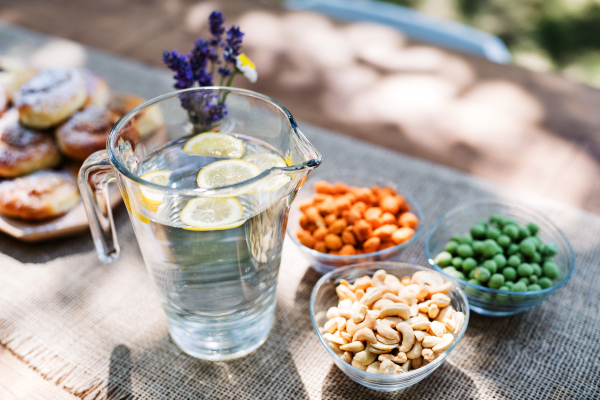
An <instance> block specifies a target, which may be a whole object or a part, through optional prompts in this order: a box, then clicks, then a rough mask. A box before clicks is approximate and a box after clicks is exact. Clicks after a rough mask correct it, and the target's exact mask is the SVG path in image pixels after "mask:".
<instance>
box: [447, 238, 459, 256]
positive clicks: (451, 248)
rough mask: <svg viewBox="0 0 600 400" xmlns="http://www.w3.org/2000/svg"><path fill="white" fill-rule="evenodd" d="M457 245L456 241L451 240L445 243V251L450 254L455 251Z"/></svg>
mask: <svg viewBox="0 0 600 400" xmlns="http://www.w3.org/2000/svg"><path fill="white" fill-rule="evenodd" d="M457 247H458V243H456V242H455V241H454V240H451V241H449V242H448V243H446V251H447V252H448V253H450V254H454V253H456V248H457Z"/></svg>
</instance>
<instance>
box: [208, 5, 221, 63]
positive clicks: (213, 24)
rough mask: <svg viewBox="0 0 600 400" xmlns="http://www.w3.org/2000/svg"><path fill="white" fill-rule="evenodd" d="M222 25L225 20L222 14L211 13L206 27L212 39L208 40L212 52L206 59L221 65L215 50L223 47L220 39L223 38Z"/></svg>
mask: <svg viewBox="0 0 600 400" xmlns="http://www.w3.org/2000/svg"><path fill="white" fill-rule="evenodd" d="M224 23H225V18H223V14H221V11H213V12H212V13H210V16H209V17H208V25H209V30H210V34H211V35H212V38H211V39H210V45H211V46H212V52H211V53H209V55H208V57H209V59H210V60H211V61H212V62H213V63H215V64H220V63H221V62H220V60H219V54H218V51H217V49H218V48H219V47H221V46H223V42H222V41H221V38H222V36H223V33H224V32H225V27H224V26H223V24H224ZM213 72H214V69H213Z"/></svg>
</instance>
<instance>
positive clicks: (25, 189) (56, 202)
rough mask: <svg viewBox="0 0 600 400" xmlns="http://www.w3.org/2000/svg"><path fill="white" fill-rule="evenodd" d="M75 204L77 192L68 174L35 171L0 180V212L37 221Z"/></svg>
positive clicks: (61, 211) (77, 200)
mask: <svg viewBox="0 0 600 400" xmlns="http://www.w3.org/2000/svg"><path fill="white" fill-rule="evenodd" d="M78 203H79V192H78V191H77V186H76V185H75V181H74V180H73V178H71V177H70V176H69V174H67V173H64V172H57V171H39V172H36V173H33V174H31V175H27V176H24V177H21V178H16V179H14V180H10V181H4V182H2V183H0V214H3V215H6V216H8V217H15V218H21V219H24V220H28V221H39V220H43V219H47V218H52V217H57V216H59V215H62V214H64V213H66V212H67V211H69V210H71V209H72V208H73V207H75V206H76V205H77V204H78Z"/></svg>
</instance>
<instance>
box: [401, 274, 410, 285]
mask: <svg viewBox="0 0 600 400" xmlns="http://www.w3.org/2000/svg"><path fill="white" fill-rule="evenodd" d="M400 283H401V284H403V285H404V286H408V285H410V277H409V276H403V277H402V279H400Z"/></svg>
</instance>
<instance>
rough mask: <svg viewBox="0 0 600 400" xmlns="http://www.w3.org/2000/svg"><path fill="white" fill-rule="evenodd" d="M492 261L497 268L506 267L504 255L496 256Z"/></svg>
mask: <svg viewBox="0 0 600 400" xmlns="http://www.w3.org/2000/svg"><path fill="white" fill-rule="evenodd" d="M493 260H494V261H495V262H496V265H497V266H498V268H504V267H506V257H504V254H496V255H495V256H494V258H493Z"/></svg>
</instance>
